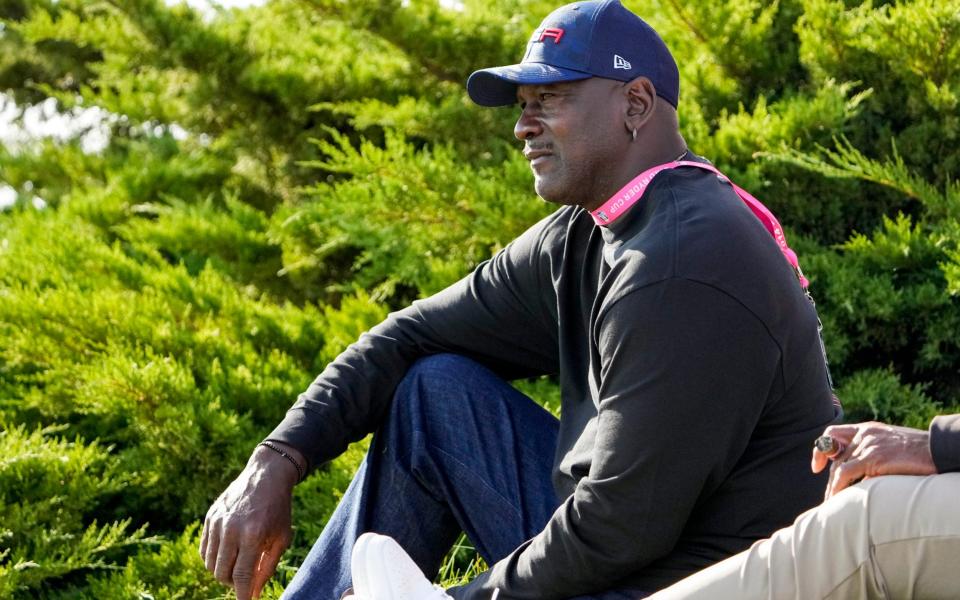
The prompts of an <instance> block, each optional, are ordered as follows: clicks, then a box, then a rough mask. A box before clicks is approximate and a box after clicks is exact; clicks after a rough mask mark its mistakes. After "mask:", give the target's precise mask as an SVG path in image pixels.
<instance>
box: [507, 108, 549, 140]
mask: <svg viewBox="0 0 960 600" xmlns="http://www.w3.org/2000/svg"><path fill="white" fill-rule="evenodd" d="M532 113H533V111H532V110H531V107H530V105H529V104H528V105H527V106H526V107H525V108H524V109H523V110H521V111H520V118H519V119H517V124H516V125H514V126H513V135H514V136H515V137H516V138H517V139H518V140H520V141H521V142H522V141H524V140H530V139H533V138H535V137H537V136H538V135H540V133H542V131H543V127H542V126H541V125H540V120H539V119H538V118H536V116H535V115H534V114H532Z"/></svg>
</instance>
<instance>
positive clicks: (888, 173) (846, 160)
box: [757, 137, 960, 217]
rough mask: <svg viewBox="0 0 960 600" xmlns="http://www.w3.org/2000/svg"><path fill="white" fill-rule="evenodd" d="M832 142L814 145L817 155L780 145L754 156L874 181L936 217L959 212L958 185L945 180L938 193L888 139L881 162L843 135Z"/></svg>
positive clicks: (849, 177) (820, 171)
mask: <svg viewBox="0 0 960 600" xmlns="http://www.w3.org/2000/svg"><path fill="white" fill-rule="evenodd" d="M834 144H835V149H833V150H831V149H828V148H824V147H823V146H819V145H818V146H817V149H818V151H819V153H817V154H814V153H808V152H802V151H800V150H796V149H793V148H789V147H786V146H783V147H782V149H781V150H780V151H779V152H761V153H758V154H757V156H759V157H763V158H767V159H770V160H773V161H776V162H781V163H787V164H792V165H796V166H798V167H800V168H802V169H806V170H808V171H813V172H816V173H820V174H821V175H824V176H825V177H830V178H835V179H859V180H861V181H869V182H871V183H876V184H878V185H881V186H883V187H886V188H889V189H892V190H896V191H898V192H900V193H901V194H903V195H905V196H907V197H908V198H911V199H913V200H917V201H919V202H920V203H922V204H923V205H924V206H925V207H926V208H927V210H929V211H930V212H932V213H935V214H936V215H937V216H939V217H949V216H951V215H956V214H958V213H960V210H958V209H960V185H958V184H957V183H956V182H954V183H948V184H947V186H946V189H945V190H944V192H942V193H941V192H940V191H939V190H937V188H936V187H934V186H933V185H932V184H931V183H930V182H929V181H927V180H926V179H924V178H923V177H921V176H919V175H917V174H916V173H914V172H913V171H911V169H910V168H909V167H908V166H907V165H906V164H905V163H904V161H903V157H902V156H901V155H900V153H899V152H898V151H897V145H896V142H891V147H892V149H891V158H889V159H887V160H884V161H879V160H875V159H872V158H868V157H867V156H865V155H864V154H863V153H862V152H860V151H859V150H858V149H857V148H855V147H854V146H853V144H851V143H850V141H849V140H848V139H847V138H846V137H840V138H839V139H837V138H834Z"/></svg>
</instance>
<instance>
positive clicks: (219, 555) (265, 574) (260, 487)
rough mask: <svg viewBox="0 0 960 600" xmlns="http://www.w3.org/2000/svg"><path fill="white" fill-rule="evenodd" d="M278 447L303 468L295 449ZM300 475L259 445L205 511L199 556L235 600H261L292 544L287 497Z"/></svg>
mask: <svg viewBox="0 0 960 600" xmlns="http://www.w3.org/2000/svg"><path fill="white" fill-rule="evenodd" d="M274 443H276V442H274ZM277 445H278V446H281V447H283V449H284V450H285V451H287V452H289V453H290V454H291V455H292V456H294V457H295V458H297V459H298V460H300V464H301V465H303V464H305V461H304V458H303V456H302V455H301V454H300V453H299V452H298V451H297V450H296V449H294V448H291V447H290V446H287V445H284V444H277ZM298 475H299V474H298V473H297V470H296V467H294V466H293V465H292V464H290V462H289V461H288V460H287V459H286V458H284V457H283V456H281V455H280V454H278V453H276V452H274V451H273V450H271V449H269V448H265V447H263V446H258V447H257V448H256V450H254V452H253V455H251V456H250V460H249V461H248V462H247V466H246V467H245V468H244V469H243V471H242V472H241V473H240V475H239V476H238V477H237V478H236V479H234V480H233V483H231V484H230V486H229V487H227V489H226V491H224V492H223V493H222V494H220V497H219V498H217V501H216V502H214V503H213V506H211V507H210V510H209V511H207V517H206V519H205V520H204V522H203V533H202V534H201V536H200V556H201V558H203V560H204V563H205V564H206V566H207V569H209V570H210V571H212V572H213V574H214V576H216V578H217V580H218V581H220V582H221V583H223V584H225V585H229V586H232V587H233V588H234V589H236V592H237V600H249V599H250V598H259V597H260V591H261V590H262V589H263V586H264V584H265V583H266V582H267V580H268V579H269V578H270V577H271V576H272V575H273V572H274V570H276V568H277V563H278V562H279V561H280V556H281V555H282V554H283V551H284V550H285V549H286V548H287V546H288V545H289V544H290V538H291V530H290V518H291V517H290V515H291V498H292V495H293V486H294V485H296V483H297V478H298Z"/></svg>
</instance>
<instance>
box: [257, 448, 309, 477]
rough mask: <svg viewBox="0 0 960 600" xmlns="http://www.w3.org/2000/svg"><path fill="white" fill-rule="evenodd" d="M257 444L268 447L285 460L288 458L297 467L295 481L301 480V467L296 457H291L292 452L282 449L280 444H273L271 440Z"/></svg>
mask: <svg viewBox="0 0 960 600" xmlns="http://www.w3.org/2000/svg"><path fill="white" fill-rule="evenodd" d="M257 445H258V446H266V447H267V448H270V449H271V450H273V451H274V452H276V453H277V454H279V455H280V456H282V457H284V458H285V459H287V460H289V461H290V462H291V463H293V466H294V467H296V468H297V475H298V477H297V483H300V482H301V481H303V467H302V466H300V463H299V462H298V461H297V459H295V458H294V457H293V455H292V454H290V453H289V452H287V451H286V450H284V449H283V448H281V447H280V446H277V445H275V444H274V443H273V442H260V443H259V444H257Z"/></svg>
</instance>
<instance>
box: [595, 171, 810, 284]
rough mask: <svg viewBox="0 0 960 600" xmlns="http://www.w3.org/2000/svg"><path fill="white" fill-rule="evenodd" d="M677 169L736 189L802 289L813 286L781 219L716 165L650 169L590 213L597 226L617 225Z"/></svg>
mask: <svg viewBox="0 0 960 600" xmlns="http://www.w3.org/2000/svg"><path fill="white" fill-rule="evenodd" d="M677 167H696V168H698V169H704V170H706V171H710V172H711V173H715V174H716V175H717V177H718V178H720V180H721V181H724V182H726V183H729V184H730V185H731V186H733V191H735V192H736V193H737V195H738V196H740V199H741V200H743V203H744V204H746V205H747V207H748V208H749V209H750V210H751V211H752V212H753V214H754V215H756V217H757V218H758V219H760V222H761V223H763V226H764V227H766V228H767V231H769V232H770V235H772V236H773V239H774V240H776V242H777V245H778V246H779V247H780V251H781V252H783V256H784V257H785V258H786V259H787V262H788V263H790V266H792V267H793V270H794V272H795V273H796V274H797V279H799V280H800V286H801V287H802V288H803V289H804V290H806V289H807V286H808V285H810V282H809V281H807V278H806V277H804V276H803V273H802V272H801V271H800V263H799V261H797V253H796V252H794V251H793V250H791V249H790V246H788V245H787V238H786V236H785V235H784V234H783V227H781V226H780V222H779V221H777V218H776V217H775V216H773V213H772V212H770V209H768V208H767V207H766V206H764V205H763V204H762V203H761V202H760V201H759V200H757V199H756V198H754V197H753V196H751V195H750V193H749V192H747V191H746V190H744V189H743V188H741V187H740V186H738V185H737V184H735V183H733V182H732V181H730V179H729V178H727V176H726V175H724V174H723V173H721V172H720V171H718V170H717V169H716V167H714V166H713V165H708V164H704V163H699V162H693V161H689V160H680V161H673V162H668V163H664V164H662V165H657V166H655V167H652V168H650V169H647V170H646V171H644V172H643V173H640V174H639V175H637V177H636V178H634V179H633V181H631V182H630V183H628V184H627V185H625V186H623V188H622V189H621V190H620V191H619V192H617V193H616V194H614V195H613V197H611V198H610V199H609V200H607V201H606V202H604V203H603V205H601V206H600V208H597V209H596V210H593V211H590V214H591V215H593V221H594V223H596V224H597V225H601V226H603V225H609V224H610V223H613V222H614V221H616V220H617V219H619V218H620V217H621V216H623V215H624V214H625V213H626V212H627V209H628V208H630V207H631V206H633V205H634V204H636V203H637V202H639V201H640V198H642V197H643V193H644V192H645V191H647V186H649V185H650V182H651V181H653V178H654V177H656V176H657V174H659V173H660V172H661V171H667V170H669V169H676V168H677Z"/></svg>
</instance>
